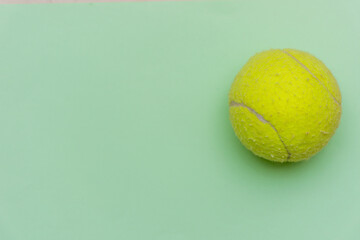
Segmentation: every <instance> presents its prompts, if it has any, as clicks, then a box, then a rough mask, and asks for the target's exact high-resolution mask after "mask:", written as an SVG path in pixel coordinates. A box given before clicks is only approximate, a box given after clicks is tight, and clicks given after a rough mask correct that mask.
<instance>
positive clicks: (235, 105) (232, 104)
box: [229, 101, 291, 161]
mask: <svg viewBox="0 0 360 240" xmlns="http://www.w3.org/2000/svg"><path fill="white" fill-rule="evenodd" d="M229 106H230V107H244V108H247V109H248V110H249V111H250V112H251V113H252V114H254V115H255V116H256V117H257V118H258V119H259V120H260V121H261V122H263V123H265V124H269V126H270V127H271V128H272V129H273V130H274V131H275V132H276V134H277V135H278V137H279V139H280V141H281V143H282V144H283V145H284V148H285V150H286V152H287V158H286V161H289V159H290V157H291V153H290V152H289V149H288V148H287V146H286V144H285V143H284V141H283V139H282V138H281V136H280V134H279V132H278V130H277V129H276V128H275V126H274V125H273V124H272V123H271V122H269V121H268V120H266V119H265V118H264V117H263V116H262V115H261V114H259V113H258V112H256V111H255V110H254V109H253V108H251V107H249V106H247V105H245V104H244V103H239V102H236V101H231V102H230V105H229Z"/></svg>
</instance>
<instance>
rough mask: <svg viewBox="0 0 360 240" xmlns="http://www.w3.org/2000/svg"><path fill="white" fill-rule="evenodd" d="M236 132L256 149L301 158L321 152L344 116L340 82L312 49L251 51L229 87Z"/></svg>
mask: <svg viewBox="0 0 360 240" xmlns="http://www.w3.org/2000/svg"><path fill="white" fill-rule="evenodd" d="M229 106H230V120H231V123H232V127H233V129H234V131H235V134H236V135H237V137H238V138H239V139H240V141H241V142H242V143H243V145H245V147H246V148H248V149H249V150H251V151H252V152H253V153H254V154H256V155H258V156H260V157H263V158H265V159H268V160H271V161H276V162H297V161H301V160H304V159H308V158H310V157H312V156H313V155H315V154H316V153H317V152H319V151H320V150H321V149H322V148H323V147H324V146H325V145H326V144H327V143H328V142H329V140H330V138H331V137H332V136H333V135H334V133H335V130H336V129H337V127H338V125H339V122H340V117H341V94H340V90H339V86H338V84H337V82H336V80H335V78H334V76H333V75H332V74H331V72H330V71H329V69H328V68H327V67H326V66H325V65H324V64H323V63H322V62H321V61H320V60H319V59H317V58H315V57H314V56H312V55H311V54H309V53H306V52H303V51H299V50H294V49H284V50H280V49H275V50H268V51H264V52H261V53H258V54H256V55H255V56H253V57H251V58H250V59H249V61H248V62H247V63H246V64H245V66H244V67H243V68H242V69H241V71H240V72H239V73H238V75H237V76H236V78H235V80H234V82H233V84H232V86H231V89H230V93H229Z"/></svg>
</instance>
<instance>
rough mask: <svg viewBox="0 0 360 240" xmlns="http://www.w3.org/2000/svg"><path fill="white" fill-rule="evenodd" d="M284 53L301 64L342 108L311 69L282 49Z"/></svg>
mask: <svg viewBox="0 0 360 240" xmlns="http://www.w3.org/2000/svg"><path fill="white" fill-rule="evenodd" d="M282 51H283V52H284V53H285V54H286V55H288V56H289V57H291V58H292V59H294V60H295V61H296V62H297V63H298V64H300V66H301V67H303V68H304V69H305V70H306V71H307V72H308V73H310V75H311V76H312V77H313V78H315V79H316V80H317V81H318V82H319V83H320V84H321V85H322V86H323V88H324V89H325V90H326V91H327V92H328V93H329V94H330V95H331V97H332V98H333V99H334V101H335V102H336V103H337V104H339V105H340V106H341V104H340V102H339V101H338V100H336V98H335V97H334V95H333V94H332V93H331V92H330V91H329V89H328V88H327V87H326V86H325V84H324V83H323V82H322V81H320V79H318V78H317V77H316V76H315V75H314V74H313V73H312V72H311V71H310V69H309V68H308V67H306V66H305V65H304V64H303V63H302V62H300V60H299V59H297V58H296V57H295V56H293V55H292V54H290V53H289V52H287V51H286V50H284V49H282Z"/></svg>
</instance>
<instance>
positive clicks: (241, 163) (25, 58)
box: [0, 0, 360, 240]
mask: <svg viewBox="0 0 360 240" xmlns="http://www.w3.org/2000/svg"><path fill="white" fill-rule="evenodd" d="M359 8H360V4H359V2H358V1H355V0H354V1H325V0H323V1H299V2H298V3H294V2H292V3H290V2H289V1H265V0H263V1H252V2H251V1H219V2H213V1H212V2H210V1H209V2H205V1H203V2H202V1H198V2H143V3H107V4H54V5H11V6H10V5H2V6H0V36H1V37H0V48H1V51H0V112H1V115H0V239H4V240H24V239H26V240H49V239H51V240H65V239H66V240H68V239H69V240H75V239H87V240H98V239H106V240H111V239H124V240H125V239H126V240H133V239H154V240H180V239H186V240H195V239H196V240H198V239H207V240H211V239H214V240H215V239H221V240H233V239H246V240H252V239H277V240H278V239H292V240H302V239H327V240H332V239H334V240H338V239H346V240H354V239H360V228H359V226H360V174H359V172H360V161H359V156H360V143H359V137H358V136H359V135H360V127H359V123H360V107H359V100H360V99H359V91H360V81H359V79H360V67H359V63H360V44H359V42H360V28H359V23H360V15H359V12H358V9H359ZM269 48H296V49H300V50H305V51H308V52H310V53H312V54H314V55H315V56H317V57H318V58H319V59H321V60H323V61H324V62H325V64H326V65H327V66H328V67H329V69H331V71H332V72H333V74H334V75H335V77H336V78H337V80H338V82H339V85H340V88H341V91H342V96H343V116H342V120H341V124H340V127H339V129H338V130H337V132H336V134H335V136H334V137H333V138H332V140H331V141H330V143H329V144H328V146H327V147H326V148H325V149H324V150H323V151H322V152H320V153H319V154H318V155H316V156H315V157H314V158H313V159H311V160H310V161H306V162H302V163H298V164H283V165H281V164H274V163H271V162H267V161H265V160H262V159H260V158H258V157H256V156H254V155H253V154H252V153H251V152H249V151H247V150H246V149H245V148H244V147H243V146H242V145H241V143H240V142H239V141H238V140H237V138H236V137H235V135H234V133H233V131H232V128H231V125H230V121H229V117H228V102H227V94H228V90H229V88H230V85H231V83H232V81H233V78H234V77H235V75H236V73H237V72H238V71H239V70H240V68H241V67H242V66H243V64H244V63H245V62H246V61H247V59H248V58H249V57H250V56H252V55H253V54H255V53H256V52H259V51H262V50H266V49H269Z"/></svg>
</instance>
